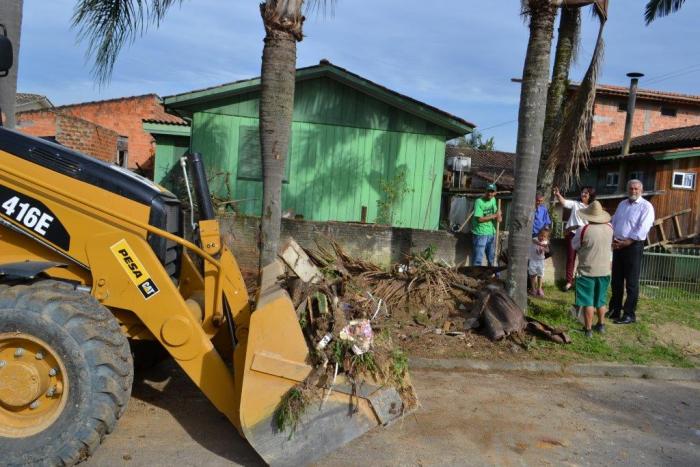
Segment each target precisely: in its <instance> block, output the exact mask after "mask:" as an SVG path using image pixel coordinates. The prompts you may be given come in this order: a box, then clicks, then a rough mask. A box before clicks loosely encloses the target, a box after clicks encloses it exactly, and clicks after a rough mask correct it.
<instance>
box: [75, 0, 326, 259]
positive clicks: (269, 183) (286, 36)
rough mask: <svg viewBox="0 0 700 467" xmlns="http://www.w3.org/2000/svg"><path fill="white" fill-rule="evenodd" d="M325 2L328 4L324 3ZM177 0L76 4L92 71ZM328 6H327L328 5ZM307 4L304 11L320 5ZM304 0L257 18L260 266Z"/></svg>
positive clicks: (315, 0) (275, 232) (275, 207)
mask: <svg viewBox="0 0 700 467" xmlns="http://www.w3.org/2000/svg"><path fill="white" fill-rule="evenodd" d="M329 1H330V0H329ZM181 2H182V0H79V1H78V3H77V5H76V8H75V12H74V15H73V25H74V27H77V28H79V38H80V39H81V40H87V41H88V43H89V45H90V48H89V50H90V54H92V55H93V56H94V63H95V65H94V68H93V72H94V74H95V77H96V78H97V80H98V81H99V82H101V83H104V82H106V81H107V80H108V79H109V77H110V75H111V72H112V69H113V67H114V63H115V61H116V59H117V56H118V55H119V51H120V50H121V48H122V46H123V45H124V44H125V43H127V42H131V41H133V40H134V39H135V38H136V37H137V36H139V35H142V34H143V33H144V31H145V29H146V28H147V26H148V25H149V24H155V25H156V26H157V25H158V24H160V22H161V21H162V20H163V18H164V17H165V14H166V12H167V11H168V9H169V8H170V7H172V6H173V5H175V4H180V3H181ZM331 3H332V2H331ZM325 4H326V2H324V1H323V0H310V2H309V6H310V8H314V7H319V6H325ZM303 6H304V0H265V1H263V2H262V3H261V4H260V14H261V16H262V20H263V24H264V26H265V40H264V47H263V56H262V67H261V91H260V147H261V153H262V167H263V212H262V218H261V227H260V233H261V235H260V239H261V242H260V247H261V248H260V262H259V264H260V267H261V268H262V267H264V266H266V265H267V264H269V263H271V262H272V261H274V260H275V258H276V257H277V249H278V245H279V237H280V225H281V218H282V209H281V193H282V178H283V175H284V166H285V162H286V157H287V149H288V146H289V135H290V132H291V124H292V111H293V108H294V86H295V78H296V43H297V42H298V41H301V40H302V37H303V34H302V25H303V23H304V16H303V15H302V7H303Z"/></svg>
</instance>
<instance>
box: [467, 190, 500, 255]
mask: <svg viewBox="0 0 700 467" xmlns="http://www.w3.org/2000/svg"><path fill="white" fill-rule="evenodd" d="M497 222H501V211H499V210H498V204H497V203H496V185H495V184H493V183H491V184H489V185H487V186H486V193H485V194H484V196H483V197H481V198H479V199H477V200H476V203H474V217H473V218H472V266H481V265H482V264H481V263H482V262H483V260H484V252H486V261H488V265H489V266H495V265H496V244H495V238H496V223H497Z"/></svg>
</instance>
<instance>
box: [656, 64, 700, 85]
mask: <svg viewBox="0 0 700 467" xmlns="http://www.w3.org/2000/svg"><path fill="white" fill-rule="evenodd" d="M698 71H700V67H697V68H695V69H693V70H686V71H682V72H679V73H676V74H674V75H670V76H667V77H665V78H661V79H656V80H650V81H647V84H657V83H661V82H663V81H667V80H669V79H673V78H678V77H680V76H685V75H688V74H691V73H697V72H698Z"/></svg>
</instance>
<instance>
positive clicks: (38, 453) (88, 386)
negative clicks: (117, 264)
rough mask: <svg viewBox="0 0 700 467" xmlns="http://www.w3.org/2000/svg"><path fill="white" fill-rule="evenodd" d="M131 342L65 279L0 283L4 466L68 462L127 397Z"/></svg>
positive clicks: (94, 439) (86, 450) (90, 446)
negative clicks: (22, 283)
mask: <svg viewBox="0 0 700 467" xmlns="http://www.w3.org/2000/svg"><path fill="white" fill-rule="evenodd" d="M132 380H133V363H132V359H131V353H130V352H129V344H128V342H127V339H126V337H125V336H124V335H123V334H122V333H121V331H120V329H119V325H118V324H117V321H116V319H115V318H114V316H113V315H112V313H111V312H110V311H109V310H108V309H107V308H105V307H104V306H102V305H101V304H100V303H99V302H98V301H97V300H95V299H94V298H93V297H92V296H90V295H88V294H86V293H82V292H79V291H76V290H74V288H73V287H72V286H70V285H68V284H64V283H61V282H55V281H41V282H36V283H34V284H31V285H16V286H13V287H8V286H5V285H0V452H1V453H2V461H0V462H2V463H3V465H49V466H55V465H60V466H67V465H73V464H75V463H77V462H79V461H80V460H83V459H85V458H87V457H88V456H89V455H91V454H92V453H93V452H94V451H95V449H96V448H97V446H98V445H99V444H100V442H101V441H102V438H103V437H104V435H105V434H107V433H110V432H111V431H112V430H113V429H114V426H115V425H116V423H117V419H118V418H119V417H120V416H121V415H122V414H123V413H124V410H125V409H126V404H127V402H128V400H129V396H130V394H131V383H132Z"/></svg>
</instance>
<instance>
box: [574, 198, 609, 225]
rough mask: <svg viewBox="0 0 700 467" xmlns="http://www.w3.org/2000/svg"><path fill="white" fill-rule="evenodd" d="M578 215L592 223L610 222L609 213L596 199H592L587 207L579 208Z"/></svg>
mask: <svg viewBox="0 0 700 467" xmlns="http://www.w3.org/2000/svg"><path fill="white" fill-rule="evenodd" d="M578 215H579V217H580V218H581V219H583V220H586V221H588V222H591V223H593V224H607V223H608V222H610V214H608V213H607V212H606V211H605V210H604V209H603V206H602V205H601V204H600V202H598V201H593V202H592V203H591V204H590V205H589V206H588V207H587V208H585V209H581V210H580V211H579V212H578Z"/></svg>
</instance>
